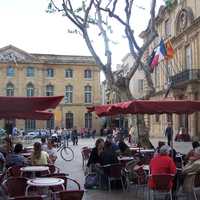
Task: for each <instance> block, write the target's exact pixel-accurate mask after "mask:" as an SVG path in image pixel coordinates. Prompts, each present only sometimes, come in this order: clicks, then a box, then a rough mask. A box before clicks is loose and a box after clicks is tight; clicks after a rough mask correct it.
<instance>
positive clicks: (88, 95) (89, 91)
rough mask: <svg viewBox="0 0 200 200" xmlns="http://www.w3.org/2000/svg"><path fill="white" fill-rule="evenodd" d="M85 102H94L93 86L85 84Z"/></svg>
mask: <svg viewBox="0 0 200 200" xmlns="http://www.w3.org/2000/svg"><path fill="white" fill-rule="evenodd" d="M85 103H92V87H91V86H89V85H87V86H85Z"/></svg>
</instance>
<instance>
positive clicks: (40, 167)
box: [20, 166, 49, 172]
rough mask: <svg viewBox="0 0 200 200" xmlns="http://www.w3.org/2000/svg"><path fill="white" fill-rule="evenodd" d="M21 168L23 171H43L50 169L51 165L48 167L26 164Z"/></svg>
mask: <svg viewBox="0 0 200 200" xmlns="http://www.w3.org/2000/svg"><path fill="white" fill-rule="evenodd" d="M20 170H21V171H23V172H42V171H48V170H49V167H47V166H26V167H21V168H20Z"/></svg>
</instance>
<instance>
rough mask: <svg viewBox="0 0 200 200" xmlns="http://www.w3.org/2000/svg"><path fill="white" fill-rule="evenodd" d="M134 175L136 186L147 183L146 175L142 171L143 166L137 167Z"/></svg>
mask: <svg viewBox="0 0 200 200" xmlns="http://www.w3.org/2000/svg"><path fill="white" fill-rule="evenodd" d="M135 174H136V176H137V184H139V185H143V184H146V183H147V175H146V172H145V170H144V169H143V166H139V167H138V168H137V169H136V170H135Z"/></svg>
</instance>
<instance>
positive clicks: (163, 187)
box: [152, 174, 174, 191]
mask: <svg viewBox="0 0 200 200" xmlns="http://www.w3.org/2000/svg"><path fill="white" fill-rule="evenodd" d="M173 178H174V176H173V175H172V174H156V175H152V179H153V181H154V183H155V188H154V189H155V190H159V191H169V190H170V189H171V187H172V185H171V183H172V181H173Z"/></svg>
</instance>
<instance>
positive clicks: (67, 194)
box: [59, 190, 84, 200]
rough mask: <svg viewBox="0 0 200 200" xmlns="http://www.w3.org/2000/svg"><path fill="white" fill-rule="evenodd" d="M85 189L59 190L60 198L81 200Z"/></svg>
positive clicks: (63, 199)
mask: <svg viewBox="0 0 200 200" xmlns="http://www.w3.org/2000/svg"><path fill="white" fill-rule="evenodd" d="M83 194H84V191H83V190H68V191H61V192H59V196H60V200H81V199H82V198H83Z"/></svg>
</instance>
